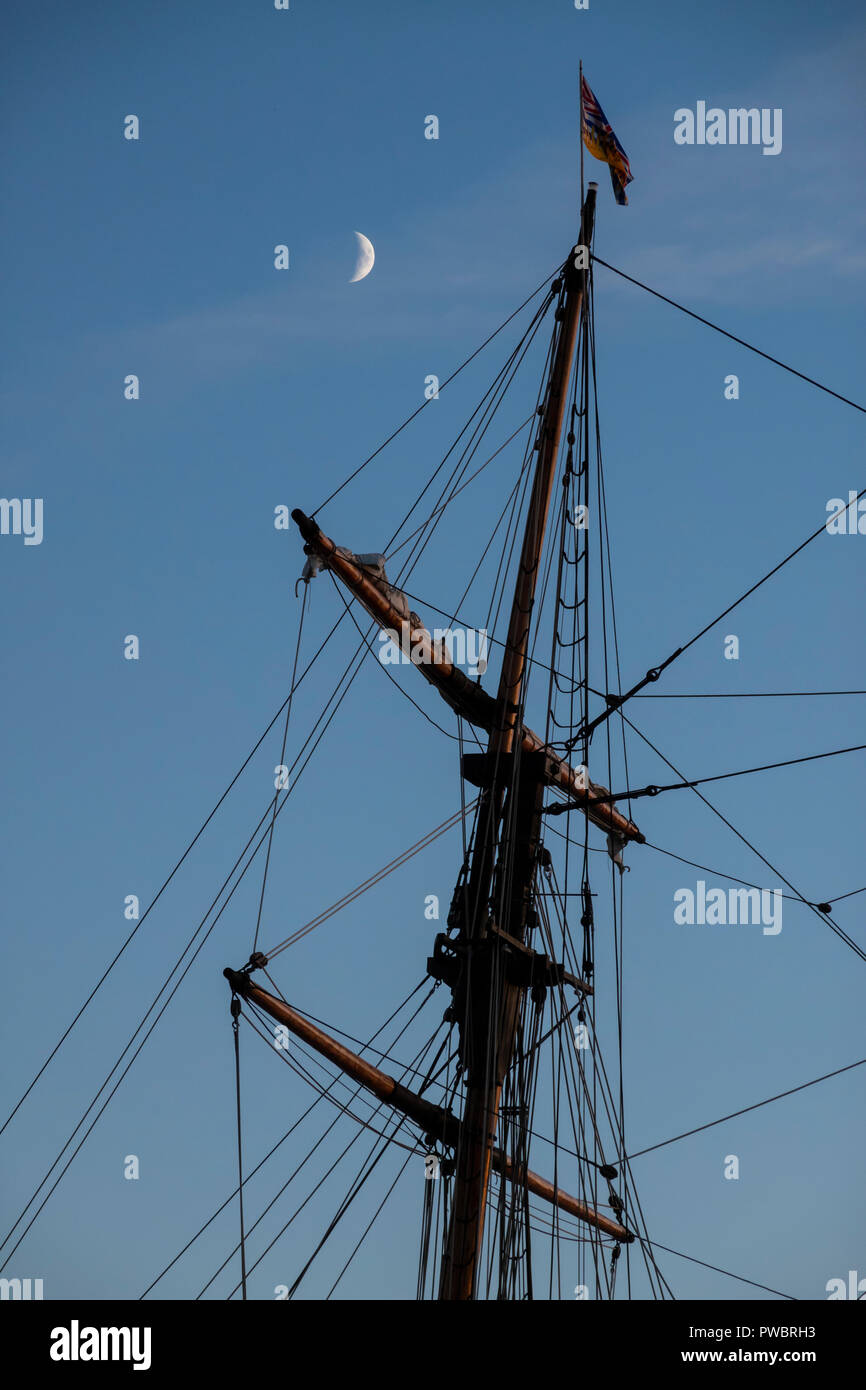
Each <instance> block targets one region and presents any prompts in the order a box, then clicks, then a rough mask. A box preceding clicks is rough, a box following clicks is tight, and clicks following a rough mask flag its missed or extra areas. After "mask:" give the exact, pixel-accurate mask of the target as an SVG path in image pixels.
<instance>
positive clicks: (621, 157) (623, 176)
mask: <svg viewBox="0 0 866 1390" xmlns="http://www.w3.org/2000/svg"><path fill="white" fill-rule="evenodd" d="M581 83H582V86H581V134H582V135H583V143H584V144H585V145H586V148H587V149H588V150H589V152H590V154H591V155H594V156H595V158H596V159H601V160H603V162H604V163H605V164H606V165H607V166H608V168H609V169H610V181H611V183H612V184H613V196H614V197H615V198H616V201H617V202H618V203H619V204H620V205H621V206H622V207H625V205H626V203H627V202H628V198H627V197H626V194H625V186H626V184H627V183H631V181H632V173H631V168H630V167H629V162H628V155H627V154H626V152H625V150H624V149H623V147H622V145H621V144H620V143H619V141H618V140H617V138H616V135H615V134H614V131H613V126H612V125H611V124H610V123H609V121H608V119H607V116H606V115H605V114H604V112H603V111H602V109H601V107H600V106H599V104H598V102H597V101H596V98H595V96H594V94H593V92H592V89H591V87H590V85H589V83H588V82H587V80H586V78H585V77H582V78H581Z"/></svg>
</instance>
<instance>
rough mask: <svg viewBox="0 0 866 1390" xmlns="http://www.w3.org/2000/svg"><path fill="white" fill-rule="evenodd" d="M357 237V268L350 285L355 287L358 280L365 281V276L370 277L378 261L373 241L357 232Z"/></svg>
mask: <svg viewBox="0 0 866 1390" xmlns="http://www.w3.org/2000/svg"><path fill="white" fill-rule="evenodd" d="M355 236H356V237H357V238H358V261H357V264H356V266H355V273H354V275H353V276H352V278H351V280H350V281H349V284H350V285H353V284H354V283H355V281H356V280H363V278H364V276H365V275H369V274H370V271H371V270H372V269H373V262H374V261H375V259H376V252H375V251H374V249H373V243H372V241H370V240H369V239H368V238H367V237H365V236H363V235H362V233H361V232H356V233H355Z"/></svg>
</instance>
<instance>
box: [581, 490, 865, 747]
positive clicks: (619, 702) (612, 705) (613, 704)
mask: <svg viewBox="0 0 866 1390" xmlns="http://www.w3.org/2000/svg"><path fill="white" fill-rule="evenodd" d="M864 496H866V488H861V490H860V492H858V493H857V497H856V499H855V500H857V501H859V500H860V498H861V497H864ZM849 505H850V504H849ZM846 510H847V506H846V507H842V508H840V509H839V511H837V512H834V514H833V515H832V516H829V517H827V518H826V520H825V521H823V522H822V523H821V525H820V526H819V527H818V529H817V530H816V531H813V532H812V534H811V535H810V536H807V537H806V539H805V540H804V541H801V542H800V544H799V545H798V546H797V547H796V548H795V549H794V550H792V551H791V552H790V554H788V555H786V556H785V558H784V559H783V560H780V561H779V563H778V564H777V565H774V566H773V568H772V569H771V570H768V572H767V573H766V574H765V575H764V576H763V577H762V578H761V579H759V580H758V581H757V582H756V583H755V584H752V585H751V586H750V587H749V588H748V589H747V590H746V592H745V593H744V594H740V597H739V598H738V599H735V600H734V602H733V603H729V604H728V606H727V608H725V609H723V610H722V612H721V613H719V614H718V616H717V617H715V618H713V620H712V622H709V623H707V624H706V626H705V627H702V628H701V630H700V632H696V633H695V635H694V637H690V638H689V640H688V642H686V643H685V645H684V646H682V647H677V649H676V651H675V652H671V654H670V656H669V657H667V658H666V659H665V660H664V661H662V662H660V663H659V665H658V666H652V667H650V669H649V671H647V673H646V675H645V676H644V677H643V679H642V680H639V681H638V682H637V684H636V685H633V686H632V687H631V689H630V690H627V691H626V693H625V694H624V695H606V696H605V699H606V700H607V703H608V708H607V709H606V710H603V711H602V713H601V714H599V715H597V716H596V717H595V719H593V720H591V721H590V723H589V724H587V726H586V729H585V730H581V731H579V732H578V734H577V735H576V736H575V738H574V739H573V740H572V742H574V743H576V742H577V741H578V738H580V737H582V736H583V734H584V733H587V734H591V733H593V732H594V731H595V729H597V728H598V726H599V725H600V724H603V723H605V721H606V720H608V719H610V717H611V715H613V714H615V713H616V711H617V710H618V709H620V708H621V707H622V706H623V705H624V704H625V703H626V701H627V700H631V699H632V698H633V697H634V696H635V695H637V694H638V692H639V691H641V690H643V688H644V686H645V685H650V684H652V682H653V681H657V680H658V679H659V676H660V675H661V674H662V672H663V671H664V670H666V669H667V667H668V666H670V665H671V664H672V662H674V661H676V660H677V658H678V657H681V656H682V655H683V654H684V653H685V652H687V651H688V650H689V647H693V646H694V644H695V642H697V641H699V640H700V638H701V637H703V636H705V634H706V633H708V632H709V631H710V629H711V628H713V627H715V626H716V624H717V623H720V622H721V621H722V618H726V617H727V615H728V614H729V613H732V612H733V610H734V609H735V608H737V607H738V606H739V605H740V604H741V603H743V601H744V600H745V599H747V598H748V597H749V596H750V594H753V593H754V592H755V590H756V589H760V587H761V585H762V584H766V582H767V580H768V579H772V577H773V575H774V574H778V572H779V570H780V569H783V568H784V566H785V565H787V564H788V562H789V561H790V560H793V559H794V557H795V556H796V555H799V554H800V551H801V550H805V548H806V546H807V545H810V544H811V543H812V541H814V540H815V539H816V538H817V537H818V536H820V535H822V533H823V532H824V531H825V530H826V528H827V525H828V524H829V522H831V521H835V519H836V517H839V516H841V515H842V513H843V512H844V511H846Z"/></svg>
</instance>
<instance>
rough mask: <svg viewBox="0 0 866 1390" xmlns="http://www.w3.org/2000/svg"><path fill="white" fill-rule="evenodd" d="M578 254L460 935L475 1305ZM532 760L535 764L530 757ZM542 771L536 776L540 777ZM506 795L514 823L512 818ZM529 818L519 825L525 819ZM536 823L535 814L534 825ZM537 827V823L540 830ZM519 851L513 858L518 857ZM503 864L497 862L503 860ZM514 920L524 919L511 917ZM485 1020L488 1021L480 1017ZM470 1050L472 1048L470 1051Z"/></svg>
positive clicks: (513, 1003) (459, 1290)
mask: <svg viewBox="0 0 866 1390" xmlns="http://www.w3.org/2000/svg"><path fill="white" fill-rule="evenodd" d="M595 192H596V190H595V185H594V184H590V186H589V189H588V190H587V196H586V201H585V203H584V205H583V210H582V215H581V227H580V245H581V246H585V247H589V246H590V244H591V242H592V231H593V221H594V215H595ZM575 259H576V258H575V257H574V256H569V258H568V260H567V261H566V263H565V266H564V267H563V277H564V282H565V294H564V298H563V301H562V305H561V308H560V310H559V313H558V318H559V332H558V334H557V338H556V347H555V349H554V354H553V362H552V364H551V369H550V377H549V381H548V385H547V391H546V393H545V398H544V406H543V417H544V419H543V427H542V434H541V440H540V444H541V447H540V449H539V452H538V462H537V464H536V469H535V476H534V478H533V482H532V493H531V495H530V499H529V508H528V512H527V519H526V527H525V530H524V535H523V545H522V548H521V554H520V564H519V567H518V571H517V579H516V583H515V588H514V600H513V603H512V607H511V617H510V619H509V624H508V638H507V641H506V644H505V651H504V653H503V657H502V668H501V671H500V677H499V690H498V694H497V699H496V711H495V715H494V718H493V722H492V724H491V727H490V738H489V743H488V753H487V760H488V765H489V768H490V769H491V770H492V777H491V779H490V785H489V787H488V789H487V791H486V792H485V793H484V794H483V796H482V801H481V804H480V808H479V815H478V823H477V829H476V835H475V839H474V842H473V847H472V862H471V866H470V871H469V876H468V883H467V890H466V904H467V906H466V910H465V920H464V923H463V927H462V931H463V934H464V937H465V939H466V943H467V948H468V951H469V953H470V955H469V974H468V976H467V983H466V985H465V986H464V988H463V993H462V996H461V1009H460V1012H461V1014H462V1019H461V1045H462V1048H463V1053H462V1054H461V1055H462V1057H463V1058H464V1060H466V1058H467V1057H468V1076H467V1085H466V1103H465V1105H464V1109H463V1117H462V1126H461V1143H460V1146H459V1148H458V1151H457V1168H456V1174H455V1181H454V1196H453V1201H452V1208H451V1222H450V1227H449V1231H448V1236H447V1241H446V1249H445V1254H444V1257H443V1262H442V1281H441V1286H440V1294H439V1296H440V1298H441V1299H445V1300H467V1299H472V1298H474V1297H475V1288H476V1278H477V1272H478V1267H479V1261H480V1255H481V1249H482V1242H483V1238H484V1219H485V1212H486V1207H487V1190H488V1185H489V1179H490V1167H491V1159H492V1154H493V1148H494V1138H495V1134H496V1126H497V1122H498V1117H499V1105H500V1099H501V1095H502V1086H503V1082H504V1079H505V1076H506V1074H507V1072H508V1068H509V1066H510V1064H511V1059H512V1057H513V1054H514V1045H515V1040H516V1030H517V1021H518V1017H519V1011H520V1002H521V991H520V988H519V986H518V985H516V984H514V983H512V982H509V980H508V978H507V975H505V976H504V975H503V973H502V968H501V962H500V957H499V955H498V954H497V952H496V949H495V948H494V951H493V952H490V951H487V952H486V953H485V950H484V941H485V937H487V935H488V930H489V924H490V912H491V903H492V898H493V894H494V891H496V890H495V888H494V885H496V884H499V885H500V890H499V891H500V892H502V885H503V884H505V883H508V884H509V885H510V886H509V889H508V896H507V898H506V897H504V896H503V897H501V898H500V900H499V901H498V903H497V904H496V905H495V906H494V907H493V911H494V913H495V914H497V915H500V914H502V915H504V917H505V920H504V922H501V923H500V925H504V926H505V929H506V930H507V931H508V932H509V933H510V934H511V935H514V936H518V935H522V933H523V931H524V930H525V927H526V923H527V921H528V911H529V903H530V897H531V884H532V879H533V875H534V873H535V862H534V860H535V849H534V847H533V837H534V835H535V833H536V832H537V827H538V825H539V823H540V814H541V789H540V783H541V780H542V779H546V778H547V775H548V774H547V770H546V767H545V770H544V771H542V770H540V768H539V763H540V762H544V759H543V757H542V755H540V754H539V753H538V752H537V751H536V752H535V753H534V767H533V771H532V772H531V771H530V766H529V765H527V766H526V767H525V768H524V769H523V770H522V771H521V774H520V777H521V783H522V786H521V788H520V789H518V783H517V759H516V757H515V756H513V755H514V754H516V753H517V752H518V750H520V748H521V743H522V740H521V737H520V735H521V731H522V726H521V725H520V724H519V722H518V721H519V719H520V716H521V709H522V703H523V673H524V669H525V666H526V657H527V652H528V645H529V632H530V625H531V621H532V612H533V607H534V604H535V590H536V583H537V579H538V572H539V568H540V563H541V556H542V551H543V548H544V535H545V531H546V528H547V517H548V512H549V510H550V499H551V495H552V493H553V485H554V476H555V472H556V462H557V458H558V455H559V444H560V439H561V435H562V423H563V419H564V417H565V408H566V396H567V392H568V382H569V378H570V376H571V368H572V363H573V360H574V349H575V343H576V341H577V330H578V325H579V323H580V316H581V311H582V309H583V306H584V300H585V295H586V271H585V270H578V269H577V267H576V265H575ZM525 761H526V762H527V764H529V762H530V760H529V759H526V760H525ZM533 775H534V776H535V778H536V780H535V783H534V787H533V786H531V785H530V786H527V785H526V779H528V780H529V782H530V783H531V782H532V780H533ZM506 792H508V808H509V822H510V824H509V827H508V828H507V829H506V827H505V826H504V823H503V811H504V809H505V806H506ZM515 818H516V820H518V821H519V822H520V829H519V830H518V829H517V828H516V825H515ZM533 818H534V820H533ZM533 824H534V826H535V830H533V828H532V827H533ZM512 855H515V856H516V858H515V859H514V860H513V862H512V863H511V864H510V865H509V863H508V862H507V861H508V859H509V856H512ZM494 861H495V862H494ZM512 916H515V917H517V918H522V920H517V921H512V920H510V919H511V917H512ZM479 1020H483V1022H481V1023H480V1024H479ZM464 1054H465V1055H464Z"/></svg>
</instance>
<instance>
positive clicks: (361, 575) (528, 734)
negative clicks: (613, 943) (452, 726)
mask: <svg viewBox="0 0 866 1390" xmlns="http://www.w3.org/2000/svg"><path fill="white" fill-rule="evenodd" d="M292 517H293V518H294V520H295V521H296V522H297V524H298V527H299V528H300V531H301V535H302V536H303V537H304V540H305V541H306V549H307V550H308V551H309V552H310V553H311V554H315V555H317V556H318V557H319V558H320V559H321V560H323V561H324V563H325V564H326V566H327V568H328V569H329V570H331V572H332V573H333V574H334V575H336V577H337V578H338V579H341V580H342V581H343V583H344V584H345V586H346V588H347V589H349V590H350V592H351V593H353V594H354V595H355V597H356V598H357V599H359V600H360V602H361V603H362V604H363V605H364V607H365V608H366V610H367V612H368V613H369V614H370V616H371V617H372V618H375V620H376V622H377V623H379V625H380V627H381V628H382V629H383V631H387V632H389V633H393V634H395V636H397V639H398V643H399V644H400V645H401V646H402V647H403V649H404V650H406V651H407V655H408V654H409V653H410V652H415V653H416V654H417V655H416V658H415V659H414V660H413V665H417V667H418V670H419V671H420V672H421V674H422V676H423V677H424V679H425V680H427V681H429V682H430V684H431V685H433V686H435V687H436V689H437V690H438V691H439V694H440V695H441V696H442V698H443V699H444V700H446V701H447V703H448V704H449V705H451V707H452V709H455V710H457V711H458V713H460V714H462V715H463V717H464V718H465V719H468V721H469V723H470V724H475V725H476V726H477V727H479V728H482V729H485V730H486V731H487V732H488V733H490V731H491V729H492V727H493V722H494V719H495V715H496V701H495V700H494V699H493V697H492V696H491V695H488V693H487V692H486V691H485V690H483V689H482V688H481V686H480V685H477V684H476V683H475V681H471V680H470V679H469V677H468V676H467V675H466V674H465V673H464V672H463V671H461V670H460V669H459V667H457V666H455V665H454V663H453V662H452V661H451V660H450V658H449V656H448V653H447V650H446V648H445V645H444V643H441V642H434V640H433V638H432V637H431V635H430V633H429V631H428V630H427V628H425V627H422V626H420V625H413V624H411V623H407V621H406V619H405V618H404V617H403V616H402V614H401V612H400V610H399V609H398V608H397V607H395V605H394V603H393V601H392V600H391V599H390V598H389V596H388V594H387V592H386V591H385V589H383V588H382V587H381V586H380V585H379V584H377V583H376V582H375V580H373V579H371V578H370V577H369V575H367V574H366V573H365V572H364V570H363V569H362V568H361V567H360V566H359V565H357V564H356V563H355V562H354V561H353V560H350V559H348V558H347V557H346V556H345V555H343V554H341V553H340V550H339V549H338V547H337V546H336V544H335V543H334V541H332V540H331V539H330V537H329V536H326V535H325V534H324V532H323V531H320V530H319V528H318V526H317V525H316V523H315V522H314V521H311V520H310V518H309V517H307V516H305V515H304V513H303V512H301V511H299V510H298V509H297V508H296V509H295V511H293V512H292ZM521 746H522V748H523V751H524V752H525V753H538V752H547V753H549V755H550V757H549V764H550V768H551V773H550V776H549V779H548V780H549V781H550V783H551V785H553V786H557V787H560V788H561V789H562V790H563V791H564V792H567V793H568V795H569V797H570V798H572V799H573V800H574V801H576V802H578V803H579V804H580V806H581V808H582V809H583V810H584V811H585V812H586V815H587V816H588V817H589V819H590V820H591V821H592V822H593V824H595V825H598V826H600V827H601V829H602V830H606V831H612V832H613V833H614V834H617V835H621V836H622V837H623V839H625V840H635V841H637V843H638V844H643V843H644V836H643V835H642V834H641V831H640V830H639V829H638V827H637V826H636V825H635V824H634V822H633V821H631V820H629V819H628V818H627V817H626V816H623V815H622V814H621V813H620V812H619V811H618V810H617V809H616V807H615V806H613V805H612V804H611V803H610V802H607V801H600V802H596V801H595V798H596V797H600V796H606V795H609V793H608V791H607V788H606V787H601V786H597V785H596V784H595V783H594V782H591V781H589V779H588V778H586V777H585V775H584V774H583V773H581V772H580V771H579V769H577V768H574V767H572V765H571V763H570V762H568V760H567V759H565V758H562V757H560V756H559V754H557V753H555V752H554V751H553V749H551V748H548V747H547V745H545V743H544V740H543V739H541V738H539V736H538V734H536V733H533V731H532V730H531V729H527V728H526V727H525V726H524V727H523V728H522V729H521Z"/></svg>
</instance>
